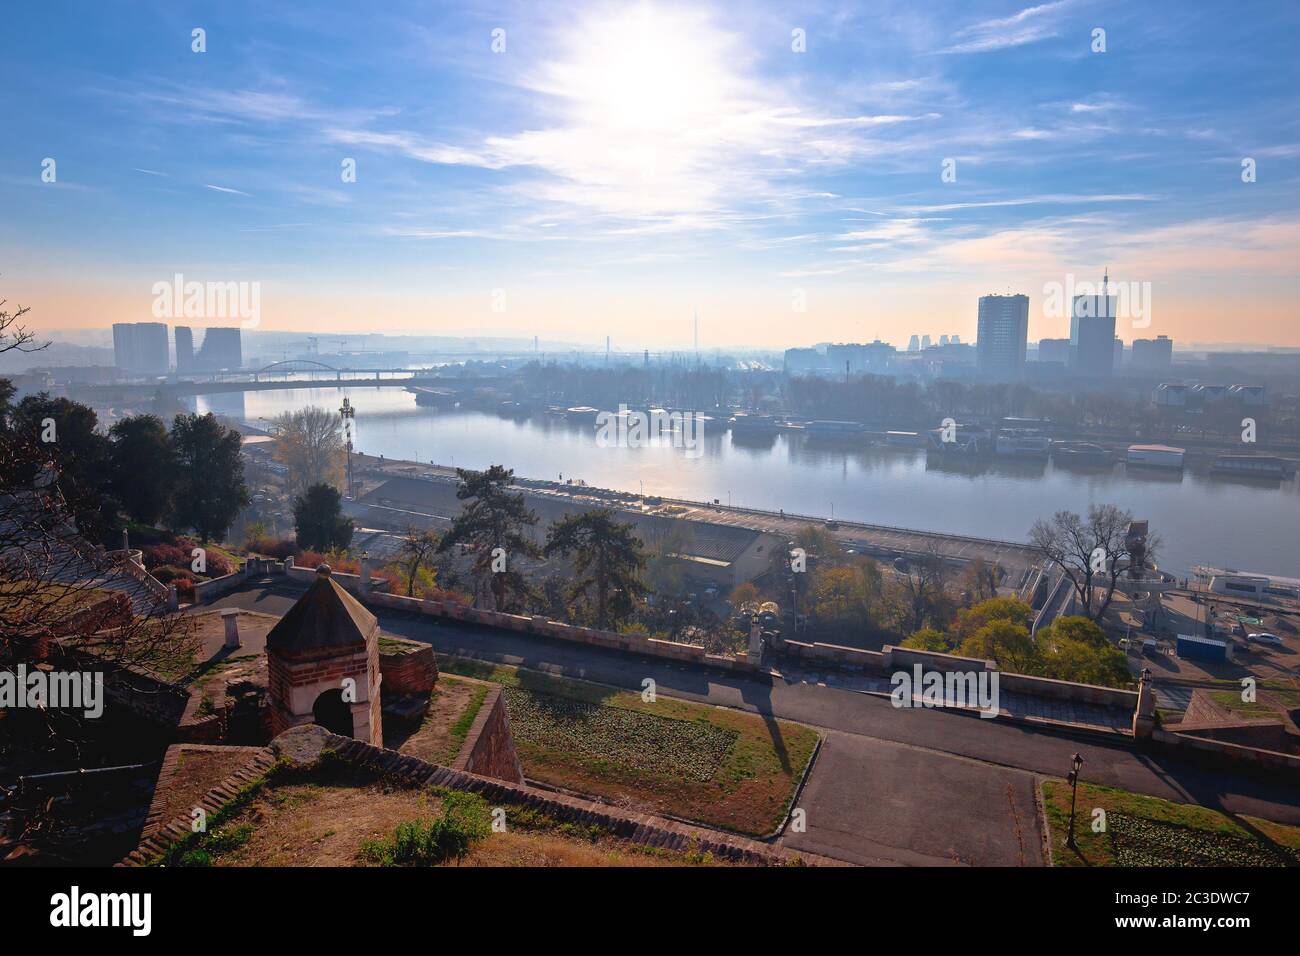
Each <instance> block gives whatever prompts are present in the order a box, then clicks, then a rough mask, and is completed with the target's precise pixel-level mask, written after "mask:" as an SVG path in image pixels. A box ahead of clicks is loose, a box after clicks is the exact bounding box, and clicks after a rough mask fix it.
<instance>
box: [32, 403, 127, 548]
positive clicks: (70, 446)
mask: <svg viewBox="0 0 1300 956" xmlns="http://www.w3.org/2000/svg"><path fill="white" fill-rule="evenodd" d="M9 418H10V424H11V427H12V428H13V430H14V431H15V432H17V433H18V438H19V439H20V440H22V441H24V442H25V443H27V444H28V445H29V446H30V447H31V448H33V449H35V450H36V452H37V454H36V455H34V456H32V457H31V458H30V459H29V460H28V461H27V467H28V468H29V470H30V469H35V470H33V471H32V473H31V474H28V475H23V476H16V477H17V478H18V480H19V481H20V482H22V483H28V482H30V481H32V480H33V479H34V477H35V473H36V471H39V470H41V469H42V468H44V467H46V466H47V465H48V464H52V465H53V466H54V468H55V469H56V471H57V475H58V485H59V490H60V491H61V492H62V493H63V499H64V501H65V502H67V507H68V511H69V512H70V513H71V515H72V519H73V521H74V522H75V523H76V525H77V528H78V530H80V531H81V533H82V534H83V535H85V536H86V537H87V538H88V539H90V540H91V541H103V540H104V539H105V537H106V536H107V534H108V533H109V531H110V530H111V529H112V528H113V526H114V524H115V523H116V518H117V508H116V506H115V503H114V502H113V501H112V500H111V498H108V497H106V496H105V494H104V492H105V491H106V489H107V485H108V481H107V478H108V474H109V442H108V437H107V436H106V435H104V434H103V433H102V432H100V431H99V417H98V416H97V415H96V414H95V410H94V409H93V408H91V407H90V406H89V405H83V404H81V403H80V402H74V401H71V400H70V399H66V398H52V397H51V396H50V395H49V394H47V393H45V392H40V393H39V394H36V395H28V396H27V397H26V398H24V399H23V400H22V401H20V402H19V403H18V404H17V405H15V406H14V407H13V410H12V411H11V413H10V416H9Z"/></svg>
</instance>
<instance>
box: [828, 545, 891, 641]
mask: <svg viewBox="0 0 1300 956" xmlns="http://www.w3.org/2000/svg"><path fill="white" fill-rule="evenodd" d="M881 593H882V583H881V575H880V568H879V567H878V566H877V565H876V563H875V562H874V561H871V560H869V559H865V558H864V559H862V560H860V561H855V562H853V563H850V564H841V565H820V566H819V567H818V568H817V570H816V571H815V572H814V573H813V584H812V613H813V615H814V617H815V618H816V622H817V625H818V627H819V628H826V629H829V630H831V631H835V632H841V633H844V632H847V633H851V634H862V633H864V632H868V631H872V630H875V628H876V626H877V623H878V608H879V602H880V597H881ZM837 636H838V635H837ZM837 643H843V639H842V638H841V639H840V640H839V641H837Z"/></svg>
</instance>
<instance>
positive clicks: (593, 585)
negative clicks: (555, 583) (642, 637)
mask: <svg viewBox="0 0 1300 956" xmlns="http://www.w3.org/2000/svg"><path fill="white" fill-rule="evenodd" d="M546 554H547V556H551V555H556V554H558V555H563V556H564V557H566V558H567V557H570V556H572V558H573V565H574V569H575V571H576V572H577V579H576V580H575V581H574V583H573V587H572V588H571V589H570V598H571V600H574V601H581V602H583V603H585V604H587V605H588V606H589V607H591V608H592V610H593V613H594V618H595V622H596V626H597V627H599V628H608V627H610V625H611V624H613V623H615V622H618V621H621V620H625V619H626V618H627V617H628V616H629V615H631V613H632V611H633V609H634V606H635V601H636V599H637V598H638V597H639V596H640V595H641V594H643V593H644V592H645V586H644V585H643V584H642V583H641V579H640V573H641V569H642V568H643V567H644V566H645V558H644V557H643V556H642V554H641V540H640V539H639V538H638V537H637V536H636V535H635V534H634V533H633V529H632V526H631V525H630V524H625V523H624V522H621V521H618V520H617V519H616V517H615V514H614V512H613V511H610V510H608V509H595V510H592V511H583V512H581V513H579V514H571V515H566V516H565V517H563V518H561V519H560V520H559V521H556V522H555V523H554V524H552V525H551V527H550V530H549V532H548V534H547V537H546Z"/></svg>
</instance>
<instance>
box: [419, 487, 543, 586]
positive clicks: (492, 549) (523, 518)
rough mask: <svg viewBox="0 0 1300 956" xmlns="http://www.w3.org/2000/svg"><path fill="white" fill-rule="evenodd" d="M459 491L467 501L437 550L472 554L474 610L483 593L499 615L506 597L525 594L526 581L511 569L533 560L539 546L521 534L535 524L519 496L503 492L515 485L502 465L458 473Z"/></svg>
mask: <svg viewBox="0 0 1300 956" xmlns="http://www.w3.org/2000/svg"><path fill="white" fill-rule="evenodd" d="M456 474H457V475H459V476H460V486H459V487H458V488H457V489H456V497H457V498H459V499H460V500H461V501H464V502H468V503H467V504H465V505H463V506H462V507H461V512H460V514H458V515H457V516H456V517H455V518H454V519H453V520H452V522H451V527H450V528H448V529H447V532H446V534H444V535H443V536H442V540H441V541H439V542H438V551H439V552H445V551H449V550H451V549H452V548H453V547H456V546H458V545H464V546H465V547H467V548H469V550H470V551H471V552H473V555H474V561H473V564H472V566H471V569H470V573H471V574H472V575H473V577H474V585H475V586H474V603H475V605H476V606H477V604H478V601H479V596H480V595H481V594H483V593H485V592H486V593H490V594H491V595H492V606H493V608H494V609H495V610H498V611H501V610H504V609H505V607H506V604H507V602H508V601H509V600H510V597H511V595H514V596H515V597H516V598H518V597H525V596H527V595H528V594H529V587H528V582H527V580H526V579H525V578H524V576H523V575H522V574H521V573H520V572H519V570H518V568H517V567H516V562H517V561H518V560H519V559H520V558H522V557H536V556H537V555H538V554H539V551H538V547H537V545H536V544H534V543H533V540H532V539H531V538H530V537H529V536H528V535H527V533H526V532H525V530H524V529H526V528H531V527H532V526H533V525H535V524H537V515H536V514H535V513H534V512H533V511H531V510H530V509H529V508H528V506H527V505H526V504H525V503H524V496H523V494H522V493H520V492H516V493H511V492H509V491H507V490H506V489H507V488H509V486H510V483H511V482H512V481H514V477H515V473H514V472H513V471H511V470H510V469H509V468H505V467H503V466H501V465H493V466H491V467H490V468H488V470H487V471H469V470H466V469H464V468H457V469H456Z"/></svg>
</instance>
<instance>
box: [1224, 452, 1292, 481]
mask: <svg viewBox="0 0 1300 956" xmlns="http://www.w3.org/2000/svg"><path fill="white" fill-rule="evenodd" d="M1289 464H1290V463H1289V462H1288V461H1286V459H1284V458H1273V457H1270V456H1267V455H1220V456H1219V457H1218V458H1216V459H1214V464H1212V465H1211V466H1210V471H1211V472H1213V473H1215V474H1219V475H1236V476H1239V477H1243V478H1285V477H1287V475H1289V474H1290V473H1291V472H1292V470H1293V469H1291V468H1290V467H1288V466H1289Z"/></svg>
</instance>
